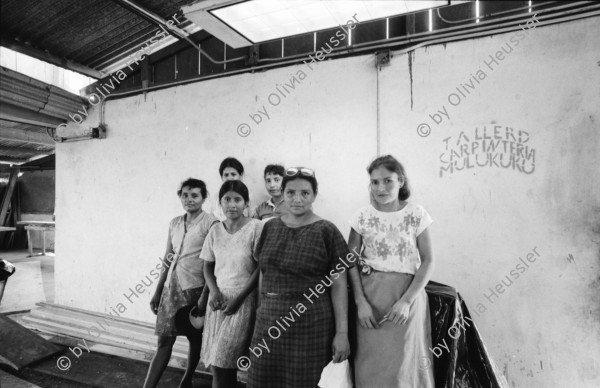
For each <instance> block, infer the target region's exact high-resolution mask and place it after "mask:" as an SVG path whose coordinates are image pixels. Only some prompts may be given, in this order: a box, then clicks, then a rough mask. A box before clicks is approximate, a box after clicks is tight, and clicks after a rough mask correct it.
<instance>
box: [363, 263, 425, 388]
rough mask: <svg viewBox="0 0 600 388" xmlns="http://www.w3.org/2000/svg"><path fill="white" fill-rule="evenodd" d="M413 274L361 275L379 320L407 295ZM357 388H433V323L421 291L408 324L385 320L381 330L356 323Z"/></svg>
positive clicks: (380, 327) (383, 273) (374, 273)
mask: <svg viewBox="0 0 600 388" xmlns="http://www.w3.org/2000/svg"><path fill="white" fill-rule="evenodd" d="M413 277H414V275H411V274H406V273H400V272H379V271H373V272H372V273H371V274H370V275H363V274H361V278H362V284H363V288H364V291H365V296H366V298H367V300H368V301H369V303H370V304H371V306H372V308H373V313H374V315H375V319H376V320H377V321H380V320H381V319H382V318H383V316H384V315H386V314H387V313H388V312H389V311H390V309H391V308H392V306H393V305H394V303H395V302H396V301H397V300H398V299H400V297H401V296H402V295H403V294H404V292H406V290H407V289H408V287H409V286H410V283H411V282H412V280H413ZM356 331H357V348H356V357H355V384H356V388H384V387H385V388H417V387H418V388H434V387H435V384H434V380H433V363H432V354H431V351H430V350H429V348H430V347H431V321H430V318H429V303H428V301H427V294H426V292H425V290H422V291H421V292H420V293H419V295H418V296H417V297H416V298H415V300H414V302H413V304H412V305H411V306H410V313H409V316H408V321H407V322H406V323H404V324H402V325H401V324H398V325H397V326H396V325H394V323H393V322H391V321H385V322H384V323H383V324H381V325H380V326H379V329H363V328H362V327H360V324H359V323H358V320H357V328H356Z"/></svg>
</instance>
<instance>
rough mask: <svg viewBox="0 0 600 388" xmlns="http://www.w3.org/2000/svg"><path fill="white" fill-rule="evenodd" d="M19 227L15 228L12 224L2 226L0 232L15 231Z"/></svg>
mask: <svg viewBox="0 0 600 388" xmlns="http://www.w3.org/2000/svg"><path fill="white" fill-rule="evenodd" d="M15 230H17V228H13V227H12V226H0V232H14V231H15Z"/></svg>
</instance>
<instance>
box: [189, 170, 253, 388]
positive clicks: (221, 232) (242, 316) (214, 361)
mask: <svg viewBox="0 0 600 388" xmlns="http://www.w3.org/2000/svg"><path fill="white" fill-rule="evenodd" d="M219 202H220V205H221V207H222V209H223V213H225V215H226V217H227V219H226V220H225V221H223V222H221V223H219V224H217V225H215V227H213V228H212V229H211V230H210V231H209V233H208V236H207V237H206V240H205V241H204V247H203V248H202V253H201V254H200V258H201V259H203V260H204V261H205V263H204V277H205V278H206V284H207V285H208V287H209V288H210V297H209V301H208V305H209V307H210V308H209V309H208V311H207V314H206V320H205V323H204V342H203V344H202V351H201V360H202V362H203V363H204V365H206V366H207V367H210V368H211V371H212V374H213V384H212V386H213V388H230V387H235V386H236V382H237V360H238V358H240V357H241V356H243V355H245V354H246V353H248V343H249V341H250V337H251V335H252V330H253V324H254V319H255V310H256V300H257V295H256V291H255V290H256V288H257V285H258V266H257V263H256V258H255V256H254V247H255V246H256V244H257V243H258V239H259V237H260V233H261V231H262V226H263V223H262V222H260V221H259V220H255V219H251V218H248V217H245V216H244V209H245V208H246V207H247V206H248V202H249V195H248V188H247V187H246V185H244V183H242V182H241V181H228V182H225V183H223V186H221V190H220V191H219Z"/></svg>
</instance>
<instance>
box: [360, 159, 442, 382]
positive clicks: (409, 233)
mask: <svg viewBox="0 0 600 388" xmlns="http://www.w3.org/2000/svg"><path fill="white" fill-rule="evenodd" d="M367 171H368V172H369V175H370V180H371V184H370V191H371V204H370V205H367V206H364V207H362V208H360V209H359V210H358V211H357V212H356V213H355V214H354V215H353V217H352V218H351V221H350V223H351V226H352V229H351V231H350V238H349V248H350V250H351V251H353V252H355V254H360V253H361V250H362V248H363V247H364V251H363V252H362V254H361V256H362V257H360V259H359V268H358V269H357V268H356V267H354V268H351V269H350V279H351V284H352V288H353V290H354V296H355V302H356V306H357V314H358V317H357V320H358V322H357V348H356V355H355V380H356V381H355V384H356V387H357V388H375V387H378V388H379V387H401V388H404V387H407V388H409V387H410V388H413V387H419V388H434V386H435V384H434V380H433V368H432V366H431V367H429V368H423V362H422V358H423V357H428V358H431V352H430V350H429V348H430V347H431V323H430V317H429V304H428V300H427V294H426V293H425V285H426V284H427V282H428V281H429V279H430V277H431V274H432V272H433V268H434V258H433V253H432V248H431V239H430V235H429V229H428V227H429V225H430V224H431V223H432V219H431V217H430V216H429V214H428V213H427V211H425V209H423V207H421V206H420V205H418V204H416V203H413V202H407V201H406V200H407V199H408V197H409V196H410V190H409V188H408V180H407V178H406V173H405V171H404V168H403V167H402V165H401V164H400V163H399V162H398V161H397V160H396V159H395V158H394V157H392V156H390V155H386V156H382V157H379V158H377V159H375V160H374V161H373V162H372V163H371V165H370V166H369V167H368V169H367Z"/></svg>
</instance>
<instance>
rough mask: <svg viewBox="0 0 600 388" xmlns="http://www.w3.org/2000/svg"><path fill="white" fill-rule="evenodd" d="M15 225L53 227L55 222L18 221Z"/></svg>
mask: <svg viewBox="0 0 600 388" xmlns="http://www.w3.org/2000/svg"><path fill="white" fill-rule="evenodd" d="M17 225H50V226H55V225H56V222H55V221H19V222H17Z"/></svg>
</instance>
